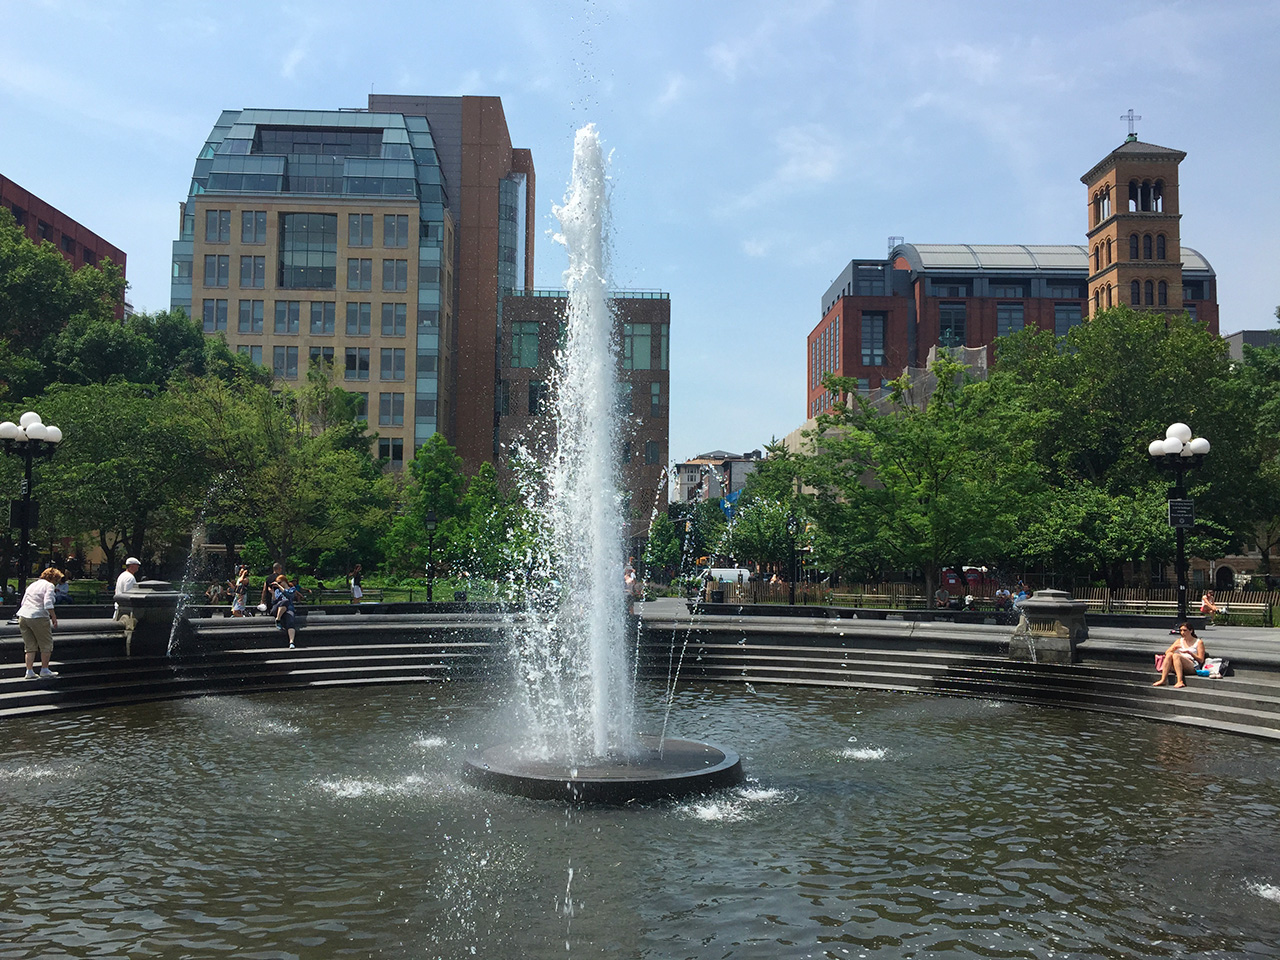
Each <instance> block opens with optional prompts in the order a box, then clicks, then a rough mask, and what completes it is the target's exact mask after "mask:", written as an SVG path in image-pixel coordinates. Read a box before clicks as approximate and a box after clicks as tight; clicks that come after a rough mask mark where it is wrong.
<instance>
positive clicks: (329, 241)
mask: <svg viewBox="0 0 1280 960" xmlns="http://www.w3.org/2000/svg"><path fill="white" fill-rule="evenodd" d="M278 285H279V286H281V287H283V288H284V289H286V290H333V289H334V288H335V287H337V285H338V215H337V214H336V213H282V214H281V215H280V277H279V281H278Z"/></svg>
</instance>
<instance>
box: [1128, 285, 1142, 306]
mask: <svg viewBox="0 0 1280 960" xmlns="http://www.w3.org/2000/svg"><path fill="white" fill-rule="evenodd" d="M1129 302H1130V303H1132V304H1133V305H1134V306H1135V307H1137V306H1141V305H1142V284H1140V283H1139V282H1138V281H1137V280H1134V281H1133V282H1132V283H1130V284H1129Z"/></svg>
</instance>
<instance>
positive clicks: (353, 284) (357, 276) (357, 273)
mask: <svg viewBox="0 0 1280 960" xmlns="http://www.w3.org/2000/svg"><path fill="white" fill-rule="evenodd" d="M347 289H348V290H372V289H373V261H372V260H360V259H358V258H355V257H352V258H351V259H349V260H348V261H347Z"/></svg>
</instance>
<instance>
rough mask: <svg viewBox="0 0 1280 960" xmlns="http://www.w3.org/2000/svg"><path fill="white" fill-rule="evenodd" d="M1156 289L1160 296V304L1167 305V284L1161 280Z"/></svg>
mask: <svg viewBox="0 0 1280 960" xmlns="http://www.w3.org/2000/svg"><path fill="white" fill-rule="evenodd" d="M1157 290H1158V295H1159V297H1160V301H1159V302H1160V306H1162V307H1167V306H1168V305H1169V284H1167V283H1165V282H1164V281H1163V280H1161V281H1160V286H1159V287H1158V288H1157Z"/></svg>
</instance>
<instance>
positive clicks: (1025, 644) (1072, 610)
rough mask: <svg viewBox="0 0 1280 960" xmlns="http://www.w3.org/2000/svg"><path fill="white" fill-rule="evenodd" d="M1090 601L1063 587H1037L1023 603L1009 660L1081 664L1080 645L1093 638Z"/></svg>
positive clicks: (1014, 632) (1010, 648)
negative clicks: (1087, 617) (1088, 617)
mask: <svg viewBox="0 0 1280 960" xmlns="http://www.w3.org/2000/svg"><path fill="white" fill-rule="evenodd" d="M1085 609H1086V604H1085V602H1084V601H1083V600H1072V599H1071V595H1070V594H1068V593H1067V592H1065V591H1063V590H1037V591H1036V592H1035V593H1034V594H1032V595H1031V597H1030V599H1028V600H1026V601H1024V602H1023V604H1022V607H1021V612H1022V616H1021V618H1020V619H1019V621H1018V626H1017V627H1015V628H1014V631H1013V636H1012V637H1011V638H1010V640H1009V659H1010V660H1024V661H1029V662H1031V663H1078V662H1079V660H1080V657H1079V655H1078V654H1077V653H1076V644H1077V643H1082V642H1084V641H1085V640H1087V639H1089V627H1088V625H1087V624H1086V623H1085V618H1084V612H1085Z"/></svg>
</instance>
